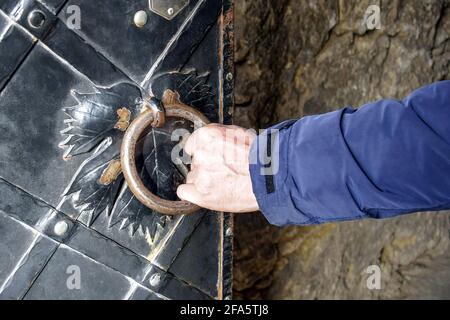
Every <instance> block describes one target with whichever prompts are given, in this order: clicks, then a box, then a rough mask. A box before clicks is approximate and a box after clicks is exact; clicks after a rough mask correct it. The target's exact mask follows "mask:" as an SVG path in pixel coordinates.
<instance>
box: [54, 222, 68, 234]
mask: <svg viewBox="0 0 450 320" xmlns="http://www.w3.org/2000/svg"><path fill="white" fill-rule="evenodd" d="M68 230H69V224H68V223H67V222H66V221H58V222H57V223H56V224H55V227H54V228H53V232H54V233H55V234H56V235H57V236H59V237H62V236H64V235H65V234H66V233H67V231H68Z"/></svg>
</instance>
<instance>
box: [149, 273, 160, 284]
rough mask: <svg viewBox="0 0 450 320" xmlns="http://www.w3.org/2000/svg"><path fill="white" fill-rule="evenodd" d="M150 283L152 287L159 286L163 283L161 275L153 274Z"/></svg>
mask: <svg viewBox="0 0 450 320" xmlns="http://www.w3.org/2000/svg"><path fill="white" fill-rule="evenodd" d="M149 282H150V285H151V286H152V287H157V286H159V284H160V283H161V275H160V274H159V273H155V274H152V276H151V277H150V281H149Z"/></svg>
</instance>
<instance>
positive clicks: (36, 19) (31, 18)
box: [28, 10, 46, 29]
mask: <svg viewBox="0 0 450 320" xmlns="http://www.w3.org/2000/svg"><path fill="white" fill-rule="evenodd" d="M45 19H46V16H45V13H43V12H42V11H40V10H33V11H31V12H30V14H29V15H28V24H29V25H30V26H31V27H32V28H35V29H39V28H42V27H43V26H44V24H45Z"/></svg>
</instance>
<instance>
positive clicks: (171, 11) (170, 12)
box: [167, 8, 174, 16]
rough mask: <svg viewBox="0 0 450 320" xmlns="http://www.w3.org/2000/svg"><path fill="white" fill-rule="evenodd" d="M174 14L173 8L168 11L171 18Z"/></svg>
mask: <svg viewBox="0 0 450 320" xmlns="http://www.w3.org/2000/svg"><path fill="white" fill-rule="evenodd" d="M173 12H174V10H173V8H169V9H167V13H168V14H169V16H171V15H173Z"/></svg>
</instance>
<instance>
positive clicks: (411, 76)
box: [234, 0, 450, 299]
mask: <svg viewBox="0 0 450 320" xmlns="http://www.w3.org/2000/svg"><path fill="white" fill-rule="evenodd" d="M373 4H375V5H379V6H380V8H381V29H380V30H367V27H366V25H365V24H364V23H363V18H364V13H365V11H366V9H367V8H368V7H369V5H373ZM235 16H236V39H237V40H236V42H237V54H236V67H237V71H236V72H237V84H236V103H237V107H236V110H235V123H236V124H238V125H242V126H246V127H254V128H265V127H267V126H269V125H271V124H273V123H276V122H278V121H281V120H285V119H289V118H299V117H302V116H304V115H307V114H316V113H323V112H328V111H332V110H335V109H339V108H341V107H344V106H348V105H352V106H359V105H361V104H363V103H365V102H368V101H372V100H376V99H380V98H402V97H403V96H405V95H406V94H408V93H409V92H410V91H412V90H414V89H416V88H418V87H420V86H422V85H425V84H428V83H431V82H434V81H437V80H441V79H450V0H428V1H422V0H394V1H392V0H390V1H377V0H371V1H369V0H361V1H356V0H335V1H331V0H317V1H314V0H308V1H306V0H265V1H263V0H237V1H236V9H235ZM235 225H236V240H235V269H234V270H235V271H234V277H235V283H234V288H235V289H234V290H235V297H236V298H249V299H258V298H269V299H314V298H450V239H449V238H450V234H449V230H450V213H449V212H442V213H421V214H414V215H408V216H404V217H400V218H395V219H391V220H386V221H376V220H371V221H368V220H367V221H358V222H346V223H339V224H329V225H323V226H312V227H289V228H276V227H272V226H270V225H268V224H267V222H266V221H265V219H264V218H263V217H261V216H260V215H259V214H255V215H239V216H237V217H236V224H235ZM373 264H376V265H379V266H380V267H381V271H382V278H381V279H382V281H381V286H382V288H381V290H369V289H368V288H367V286H366V280H367V277H368V274H367V273H366V272H365V271H366V269H367V267H368V266H370V265H373Z"/></svg>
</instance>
